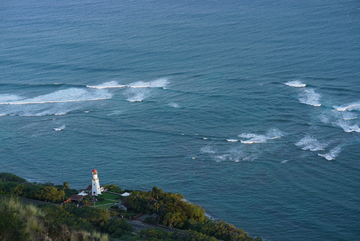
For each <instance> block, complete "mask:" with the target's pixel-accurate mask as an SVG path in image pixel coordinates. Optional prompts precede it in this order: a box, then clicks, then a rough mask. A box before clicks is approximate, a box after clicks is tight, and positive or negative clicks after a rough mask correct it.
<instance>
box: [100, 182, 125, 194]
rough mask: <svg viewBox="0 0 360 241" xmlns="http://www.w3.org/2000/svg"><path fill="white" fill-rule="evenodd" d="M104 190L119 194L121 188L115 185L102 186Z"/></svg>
mask: <svg viewBox="0 0 360 241" xmlns="http://www.w3.org/2000/svg"><path fill="white" fill-rule="evenodd" d="M103 187H104V188H107V189H108V191H110V192H116V193H121V192H122V190H121V187H119V186H117V185H115V184H106V185H104V186H103Z"/></svg>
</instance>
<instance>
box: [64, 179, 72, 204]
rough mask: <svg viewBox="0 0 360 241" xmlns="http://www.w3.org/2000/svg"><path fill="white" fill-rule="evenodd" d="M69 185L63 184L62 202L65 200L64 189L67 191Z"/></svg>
mask: <svg viewBox="0 0 360 241" xmlns="http://www.w3.org/2000/svg"><path fill="white" fill-rule="evenodd" d="M69 188H70V185H69V183H68V182H64V183H63V201H64V200H65V189H69Z"/></svg>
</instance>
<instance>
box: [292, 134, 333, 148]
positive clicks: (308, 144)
mask: <svg viewBox="0 0 360 241" xmlns="http://www.w3.org/2000/svg"><path fill="white" fill-rule="evenodd" d="M295 145H296V146H298V147H301V149H303V150H310V151H323V150H325V148H326V147H327V146H328V145H329V143H320V142H319V141H318V140H317V139H315V138H313V137H311V136H306V137H304V138H302V139H301V140H300V141H298V142H297V143H295Z"/></svg>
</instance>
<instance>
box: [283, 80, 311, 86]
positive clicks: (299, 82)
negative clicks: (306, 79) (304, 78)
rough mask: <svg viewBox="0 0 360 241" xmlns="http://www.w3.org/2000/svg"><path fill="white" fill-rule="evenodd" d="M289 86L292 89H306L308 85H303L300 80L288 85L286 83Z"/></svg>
mask: <svg viewBox="0 0 360 241" xmlns="http://www.w3.org/2000/svg"><path fill="white" fill-rule="evenodd" d="M285 84H286V85H287V86H291V87H297V88H300V87H306V84H303V83H301V81H299V80H295V81H289V82H287V83H285Z"/></svg>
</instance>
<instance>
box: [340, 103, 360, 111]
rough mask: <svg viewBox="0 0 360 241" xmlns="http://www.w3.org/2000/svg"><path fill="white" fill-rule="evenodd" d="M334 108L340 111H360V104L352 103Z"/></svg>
mask: <svg viewBox="0 0 360 241" xmlns="http://www.w3.org/2000/svg"><path fill="white" fill-rule="evenodd" d="M334 108H335V109H336V110H338V111H346V110H348V111H352V110H360V102H356V103H351V104H347V105H343V106H334Z"/></svg>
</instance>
